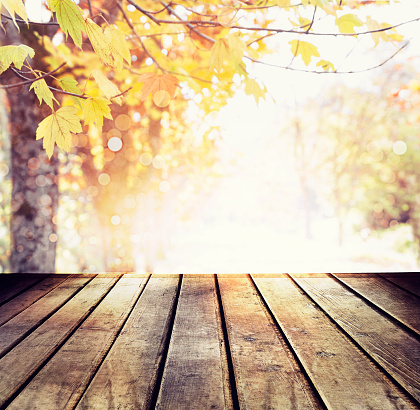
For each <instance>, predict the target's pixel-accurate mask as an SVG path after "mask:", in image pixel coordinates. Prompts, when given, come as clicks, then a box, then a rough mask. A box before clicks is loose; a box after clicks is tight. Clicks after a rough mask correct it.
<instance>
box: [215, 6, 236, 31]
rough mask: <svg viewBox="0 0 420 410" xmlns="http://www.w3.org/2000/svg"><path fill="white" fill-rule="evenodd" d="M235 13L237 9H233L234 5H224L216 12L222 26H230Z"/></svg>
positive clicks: (233, 20) (233, 21)
mask: <svg viewBox="0 0 420 410" xmlns="http://www.w3.org/2000/svg"><path fill="white" fill-rule="evenodd" d="M237 13H238V9H235V8H234V7H230V6H224V7H222V8H221V9H220V10H219V12H218V13H217V21H218V22H219V23H220V24H221V25H222V26H223V27H230V26H232V25H233V24H234V23H235V18H236V14H237Z"/></svg>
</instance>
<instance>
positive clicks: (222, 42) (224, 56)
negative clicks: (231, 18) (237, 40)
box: [210, 38, 229, 73]
mask: <svg viewBox="0 0 420 410" xmlns="http://www.w3.org/2000/svg"><path fill="white" fill-rule="evenodd" d="M228 59H229V43H228V40H226V39H224V38H219V39H218V40H217V41H216V42H215V43H214V44H213V47H212V48H211V54H210V68H211V69H213V68H215V69H216V71H217V72H219V73H220V71H221V70H222V68H223V63H224V62H225V61H226V60H228Z"/></svg>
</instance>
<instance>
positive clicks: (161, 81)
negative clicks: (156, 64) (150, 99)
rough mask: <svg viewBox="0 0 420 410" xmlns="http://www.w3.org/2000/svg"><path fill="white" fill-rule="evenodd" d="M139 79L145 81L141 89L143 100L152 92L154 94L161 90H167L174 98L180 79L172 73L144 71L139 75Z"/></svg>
mask: <svg viewBox="0 0 420 410" xmlns="http://www.w3.org/2000/svg"><path fill="white" fill-rule="evenodd" d="M137 81H139V82H141V83H144V86H143V88H142V89H141V95H140V99H141V100H145V99H146V98H147V96H148V95H149V94H150V93H152V95H154V94H155V93H156V92H158V91H161V90H164V91H167V92H168V94H169V96H170V97H171V98H174V95H175V91H176V86H177V84H178V79H177V78H176V77H175V76H173V75H171V74H154V73H143V74H140V75H139V76H138V78H137Z"/></svg>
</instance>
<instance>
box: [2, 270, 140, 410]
mask: <svg viewBox="0 0 420 410" xmlns="http://www.w3.org/2000/svg"><path fill="white" fill-rule="evenodd" d="M146 280H147V278H146V277H145V276H143V277H142V278H131V277H123V278H122V279H120V280H119V281H118V282H117V284H116V285H115V286H114V288H113V289H112V290H111V291H110V292H109V293H108V295H107V296H106V297H105V299H104V300H103V301H102V302H101V303H100V305H99V306H98V307H97V308H96V309H95V311H94V312H93V313H92V314H91V315H90V316H89V317H88V318H87V319H86V321H85V322H84V323H83V324H82V325H81V326H80V327H79V328H78V329H77V331H76V332H75V333H74V334H73V335H72V336H71V338H70V339H69V340H68V341H67V342H66V343H65V344H64V345H63V347H61V349H60V350H59V351H58V352H57V353H56V354H55V355H54V356H53V357H52V358H51V360H50V361H49V362H48V363H47V364H46V365H45V366H44V367H43V368H42V370H41V371H40V372H39V373H38V374H37V375H36V376H35V378H34V379H33V380H32V381H31V382H30V383H29V384H28V385H27V386H26V387H25V389H24V390H23V391H22V392H20V394H19V396H18V397H17V398H16V399H15V400H14V401H13V402H12V403H11V404H10V405H9V406H8V407H7V408H8V409H16V410H21V409H29V408H39V409H64V408H66V407H67V408H73V407H74V406H75V405H76V404H77V402H78V401H79V399H80V397H81V395H82V394H83V392H84V390H85V389H86V387H87V385H88V383H89V381H90V379H91V378H92V377H93V375H94V372H96V370H97V368H98V367H99V365H100V363H101V362H102V360H103V358H104V357H105V355H106V354H107V352H108V350H109V348H110V347H111V345H112V343H113V341H114V340H115V337H116V335H117V332H118V331H119V330H120V329H121V326H122V325H123V322H124V321H125V319H126V318H127V316H128V314H129V312H130V311H131V308H132V307H133V305H134V303H135V302H136V300H137V298H138V296H139V294H140V292H141V291H142V289H143V286H144V283H145V282H146Z"/></svg>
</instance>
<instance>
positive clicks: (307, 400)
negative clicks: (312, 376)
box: [218, 275, 322, 409]
mask: <svg viewBox="0 0 420 410" xmlns="http://www.w3.org/2000/svg"><path fill="white" fill-rule="evenodd" d="M218 281H219V287H220V293H221V296H222V302H223V310H224V314H225V319H226V327H227V330H228V335H229V345H230V349H231V355H232V362H233V367H234V373H235V380H236V387H237V393H238V400H239V405H240V408H249V409H256V408H264V409H292V408H296V409H314V408H322V407H321V404H320V403H319V401H318V400H317V399H316V398H315V396H314V395H313V394H312V392H311V388H310V386H309V384H308V382H307V381H306V379H305V376H304V375H303V374H302V372H301V370H300V369H299V365H298V364H297V362H296V360H295V359H294V357H293V354H292V353H291V352H290V350H289V349H288V347H287V345H286V343H285V341H284V340H283V337H282V336H281V334H280V333H279V332H278V330H277V328H276V327H275V325H274V323H272V321H271V317H270V316H269V314H268V313H267V312H266V310H265V308H264V307H263V306H262V304H261V302H260V298H259V297H258V294H257V292H256V290H255V288H254V286H253V285H252V283H251V281H250V279H249V278H248V277H244V276H242V277H231V276H229V275H226V276H220V275H219V277H218Z"/></svg>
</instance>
